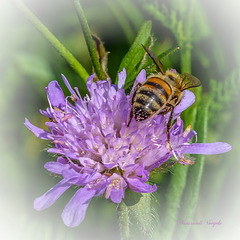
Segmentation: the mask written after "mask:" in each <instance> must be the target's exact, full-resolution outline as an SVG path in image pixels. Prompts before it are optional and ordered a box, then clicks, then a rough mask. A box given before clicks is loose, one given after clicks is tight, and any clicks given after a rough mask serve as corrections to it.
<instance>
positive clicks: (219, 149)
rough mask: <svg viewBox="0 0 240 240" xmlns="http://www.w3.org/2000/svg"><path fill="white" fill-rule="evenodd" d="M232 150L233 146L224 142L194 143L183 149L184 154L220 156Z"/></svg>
mask: <svg viewBox="0 0 240 240" xmlns="http://www.w3.org/2000/svg"><path fill="white" fill-rule="evenodd" d="M231 149H232V147H231V145H229V144H228V143H224V142H214V143H192V144H189V145H186V146H185V147H183V149H182V152H183V153H189V154H206V155H212V154H220V153H224V152H228V151H230V150H231Z"/></svg>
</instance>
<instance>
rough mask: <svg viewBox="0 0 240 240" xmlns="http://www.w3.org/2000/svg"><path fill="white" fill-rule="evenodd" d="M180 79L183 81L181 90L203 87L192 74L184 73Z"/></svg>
mask: <svg viewBox="0 0 240 240" xmlns="http://www.w3.org/2000/svg"><path fill="white" fill-rule="evenodd" d="M180 77H181V79H182V82H181V90H182V91H183V90H185V89H188V88H194V87H198V86H200V85H201V82H200V80H199V79H198V78H196V77H194V76H193V75H192V74H190V73H182V74H180Z"/></svg>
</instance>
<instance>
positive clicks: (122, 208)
mask: <svg viewBox="0 0 240 240" xmlns="http://www.w3.org/2000/svg"><path fill="white" fill-rule="evenodd" d="M118 219H119V227H120V233H121V240H129V238H130V230H129V223H130V220H129V212H128V207H127V205H126V204H125V203H124V201H122V202H121V203H120V204H119V206H118Z"/></svg>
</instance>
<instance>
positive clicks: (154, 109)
mask: <svg viewBox="0 0 240 240" xmlns="http://www.w3.org/2000/svg"><path fill="white" fill-rule="evenodd" d="M142 46H143V45H142ZM143 48H144V49H145V51H146V52H147V53H148V55H149V56H150V57H151V58H152V60H153V62H154V63H155V64H156V66H157V69H158V70H159V72H158V73H157V74H151V75H150V76H149V77H148V78H147V80H146V81H145V82H143V83H142V84H138V85H137V86H136V88H135V90H134V94H133V98H132V109H131V113H130V120H129V123H128V126H129V124H130V122H131V120H132V118H133V117H134V118H135V120H136V121H138V122H139V121H144V120H146V119H149V118H151V117H153V116H155V115H156V114H166V113H168V112H170V116H169V120H168V122H167V138H168V148H170V149H171V145H170V132H169V131H170V128H171V124H172V118H173V111H174V108H175V107H176V106H177V105H178V104H179V103H180V102H181V99H182V97H183V95H184V93H183V91H184V90H186V89H189V88H194V87H198V86H200V85H201V82H200V80H199V79H198V78H196V77H194V76H193V75H191V74H190V73H182V74H179V73H177V72H176V70H174V69H170V70H166V71H165V70H164V67H163V64H162V63H161V62H160V60H159V59H158V58H157V56H155V55H154V53H153V52H151V51H150V50H149V49H148V48H146V47H145V46H143Z"/></svg>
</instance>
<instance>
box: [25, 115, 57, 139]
mask: <svg viewBox="0 0 240 240" xmlns="http://www.w3.org/2000/svg"><path fill="white" fill-rule="evenodd" d="M24 125H25V126H26V127H27V128H28V129H29V130H30V131H32V132H33V133H34V134H35V136H36V137H38V138H41V139H45V140H48V139H53V138H52V136H51V134H50V133H49V132H47V131H45V130H43V129H41V128H38V127H36V126H34V125H32V124H31V123H30V122H29V120H28V119H27V118H25V123H24Z"/></svg>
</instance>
